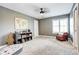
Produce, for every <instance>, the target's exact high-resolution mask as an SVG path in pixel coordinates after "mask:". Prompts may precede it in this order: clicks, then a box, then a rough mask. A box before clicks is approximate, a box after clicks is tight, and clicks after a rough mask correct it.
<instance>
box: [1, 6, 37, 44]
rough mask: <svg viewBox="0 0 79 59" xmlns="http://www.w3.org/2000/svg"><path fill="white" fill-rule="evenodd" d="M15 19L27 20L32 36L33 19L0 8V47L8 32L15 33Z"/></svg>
mask: <svg viewBox="0 0 79 59" xmlns="http://www.w3.org/2000/svg"><path fill="white" fill-rule="evenodd" d="M15 17H20V18H24V19H27V20H28V22H29V23H28V24H29V26H28V28H29V29H31V31H32V32H33V34H34V20H36V19H35V18H32V17H30V16H27V15H24V14H22V13H19V12H16V11H12V10H9V9H7V8H4V7H1V6H0V45H3V44H5V39H6V35H7V34H8V33H9V32H14V31H15V27H14V20H15Z"/></svg>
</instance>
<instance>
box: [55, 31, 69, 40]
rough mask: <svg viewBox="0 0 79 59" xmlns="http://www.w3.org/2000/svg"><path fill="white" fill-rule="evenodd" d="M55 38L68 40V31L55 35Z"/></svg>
mask: <svg viewBox="0 0 79 59" xmlns="http://www.w3.org/2000/svg"><path fill="white" fill-rule="evenodd" d="M56 39H58V40H60V41H67V40H68V33H67V32H64V33H63V35H60V34H58V35H57V36H56Z"/></svg>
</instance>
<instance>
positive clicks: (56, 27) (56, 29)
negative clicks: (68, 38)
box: [53, 20, 59, 33]
mask: <svg viewBox="0 0 79 59" xmlns="http://www.w3.org/2000/svg"><path fill="white" fill-rule="evenodd" d="M58 32H59V20H53V33H58Z"/></svg>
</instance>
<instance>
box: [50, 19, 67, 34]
mask: <svg viewBox="0 0 79 59" xmlns="http://www.w3.org/2000/svg"><path fill="white" fill-rule="evenodd" d="M52 24H53V25H52V26H53V27H52V28H53V33H59V32H60V33H63V32H68V19H67V18H61V19H56V20H53V21H52Z"/></svg>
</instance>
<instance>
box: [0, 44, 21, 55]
mask: <svg viewBox="0 0 79 59" xmlns="http://www.w3.org/2000/svg"><path fill="white" fill-rule="evenodd" d="M20 49H22V44H14V45H10V46H8V45H5V46H2V47H1V48H0V55H13V54H14V53H16V52H17V51H18V50H20Z"/></svg>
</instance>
